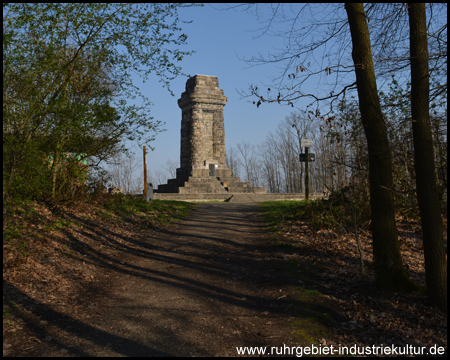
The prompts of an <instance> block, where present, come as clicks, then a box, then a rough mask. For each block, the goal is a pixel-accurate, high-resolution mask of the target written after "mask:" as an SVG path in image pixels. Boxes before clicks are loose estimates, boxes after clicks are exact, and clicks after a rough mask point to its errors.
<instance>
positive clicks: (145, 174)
mask: <svg viewBox="0 0 450 360" xmlns="http://www.w3.org/2000/svg"><path fill="white" fill-rule="evenodd" d="M146 154H147V148H146V147H145V145H144V198H145V200H147V201H148V192H147V162H146V161H145V155H146Z"/></svg>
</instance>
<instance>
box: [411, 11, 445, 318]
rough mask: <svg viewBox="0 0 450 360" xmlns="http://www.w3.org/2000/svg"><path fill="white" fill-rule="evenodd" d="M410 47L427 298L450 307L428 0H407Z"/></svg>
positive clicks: (417, 182)
mask: <svg viewBox="0 0 450 360" xmlns="http://www.w3.org/2000/svg"><path fill="white" fill-rule="evenodd" d="M408 14H409V27H410V50H411V116H412V129H413V139H414V161H415V169H416V186H417V199H418V202H419V210H420V217H421V219H422V233H423V249H424V253H425V270H426V281H427V294H428V295H427V296H428V302H429V303H430V304H431V305H435V306H438V307H439V308H441V309H442V310H443V311H447V261H446V258H445V248H444V240H443V237H442V219H441V206H440V202H439V195H438V190H437V186H436V171H435V166H434V152H433V139H432V135H431V125H430V114H429V73H428V42H427V24H426V13H425V4H420V3H411V4H408Z"/></svg>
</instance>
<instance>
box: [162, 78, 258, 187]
mask: <svg viewBox="0 0 450 360" xmlns="http://www.w3.org/2000/svg"><path fill="white" fill-rule="evenodd" d="M226 103H227V97H226V96H224V94H223V90H221V89H219V80H218V79H217V77H215V76H206V75H195V76H194V77H192V78H190V79H189V80H188V81H187V82H186V91H185V92H183V93H182V94H181V98H180V99H179V100H178V106H179V107H180V108H181V114H182V115H181V144H180V168H178V169H177V178H176V179H171V180H169V181H168V183H167V184H166V185H159V186H158V192H159V193H165V192H169V193H197V194H200V193H226V192H231V193H233V192H240V193H241V192H266V189H265V188H253V187H252V186H251V184H250V183H248V182H241V181H240V179H239V178H238V177H232V176H231V169H230V167H229V166H227V165H226V153H225V127H224V118H223V107H224V106H225V104H226Z"/></svg>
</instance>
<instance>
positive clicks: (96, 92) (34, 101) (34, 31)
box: [3, 3, 192, 193]
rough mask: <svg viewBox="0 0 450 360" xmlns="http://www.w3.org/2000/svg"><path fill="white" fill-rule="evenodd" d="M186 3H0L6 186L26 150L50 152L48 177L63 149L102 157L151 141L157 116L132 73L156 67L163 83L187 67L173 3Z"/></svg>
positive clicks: (145, 72)
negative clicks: (130, 144)
mask: <svg viewBox="0 0 450 360" xmlns="http://www.w3.org/2000/svg"><path fill="white" fill-rule="evenodd" d="M185 6H192V5H185V4H158V3H151V4H119V3H102V4H80V3H68V4H61V3H45V4H43V3H39V4H34V3H33V4H32V3H20V4H4V5H3V132H4V145H3V150H4V151H3V152H4V178H5V177H6V179H8V180H7V181H6V188H7V191H8V190H11V186H12V183H13V181H14V178H15V177H17V176H18V175H19V174H20V173H21V171H19V168H20V167H22V170H24V169H23V166H22V165H24V163H23V160H24V158H29V155H30V154H31V153H35V157H36V156H38V157H42V154H40V155H39V154H38V152H39V151H41V152H44V153H46V154H49V153H52V154H54V157H53V158H54V162H53V167H52V173H53V177H54V176H55V171H56V167H57V164H56V162H57V161H56V159H57V158H58V154H57V153H61V152H62V151H69V150H70V149H74V148H76V149H77V151H81V152H82V153H84V154H85V155H86V156H91V157H97V158H99V160H102V159H105V158H107V157H108V156H112V155H113V154H114V153H115V152H117V151H119V150H124V146H123V145H122V147H120V146H118V145H117V144H119V143H120V142H121V141H124V140H131V141H138V142H140V143H149V142H151V141H152V140H153V139H154V137H155V135H156V133H157V132H159V131H161V125H162V124H161V123H160V121H158V120H155V119H153V118H152V117H151V116H150V106H151V102H150V100H149V99H148V98H146V97H145V96H144V94H143V93H142V92H141V91H140V89H139V88H138V87H137V86H136V85H135V84H134V83H133V77H132V75H138V76H139V77H141V78H142V79H143V81H144V82H145V81H147V80H148V79H149V77H150V75H156V76H157V78H158V79H159V81H160V82H162V85H163V87H166V88H167V89H168V90H169V91H171V90H170V86H169V85H170V81H171V80H172V79H174V78H175V77H176V76H178V75H185V74H183V72H182V71H181V67H180V66H179V65H178V63H179V62H180V61H181V60H182V59H183V58H184V57H185V56H187V55H190V54H191V53H192V52H191V51H188V50H183V46H185V45H186V41H187V35H186V34H184V33H183V32H182V29H181V27H180V25H181V23H182V21H181V20H180V19H179V16H178V8H180V7H185ZM43 139H45V141H44V140H43ZM113 144H116V146H115V147H114V146H112V145H113ZM122 144H123V143H122ZM35 160H36V159H34V160H33V162H35ZM22 173H23V171H22ZM4 181H5V180H4ZM53 182H54V181H53ZM54 185H55V184H53V186H54ZM4 193H5V182H4Z"/></svg>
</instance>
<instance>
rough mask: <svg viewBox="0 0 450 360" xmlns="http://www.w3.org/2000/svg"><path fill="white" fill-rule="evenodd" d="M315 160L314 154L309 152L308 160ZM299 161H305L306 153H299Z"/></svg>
mask: <svg viewBox="0 0 450 360" xmlns="http://www.w3.org/2000/svg"><path fill="white" fill-rule="evenodd" d="M314 161H316V154H314V153H309V154H308V162H314ZM300 162H306V154H300Z"/></svg>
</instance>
